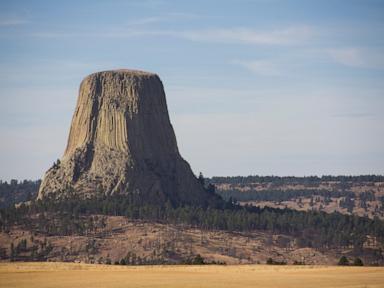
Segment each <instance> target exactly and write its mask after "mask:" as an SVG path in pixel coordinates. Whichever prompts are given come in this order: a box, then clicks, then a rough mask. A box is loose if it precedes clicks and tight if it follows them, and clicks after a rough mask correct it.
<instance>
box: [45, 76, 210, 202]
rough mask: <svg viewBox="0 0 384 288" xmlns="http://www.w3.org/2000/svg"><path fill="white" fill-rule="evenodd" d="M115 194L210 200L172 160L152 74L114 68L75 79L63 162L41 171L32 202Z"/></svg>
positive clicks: (160, 94) (176, 158)
mask: <svg viewBox="0 0 384 288" xmlns="http://www.w3.org/2000/svg"><path fill="white" fill-rule="evenodd" d="M114 194H123V195H125V194H126V195H129V194H135V195H142V196H143V197H145V198H146V199H152V200H154V201H165V200H170V201H171V202H174V203H189V204H203V202H207V201H209V199H211V200H212V199H213V195H207V192H206V191H205V190H204V189H203V187H202V186H201V184H200V183H199V182H198V180H197V179H196V177H195V176H194V175H193V173H192V171H191V169H190V167H189V164H188V163H187V162H186V161H185V160H183V159H182V157H181V156H180V154H179V151H178V148H177V143H176V138H175V134H174V132H173V128H172V125H171V123H170V121H169V116H168V110H167V104H166V100H165V94H164V89H163V85H162V83H161V81H160V79H159V77H158V76H157V75H156V74H152V73H147V72H142V71H132V70H114V71H105V72H99V73H95V74H91V75H89V76H88V77H86V78H85V79H84V80H83V81H82V83H81V85H80V91H79V98H78V102H77V106H76V109H75V112H74V115H73V118H72V124H71V129H70V133H69V138H68V144H67V148H66V150H65V153H64V156H63V157H62V159H61V161H60V163H58V164H57V165H54V166H53V167H52V168H50V169H49V170H48V171H47V172H46V174H45V177H44V179H43V182H42V184H41V187H40V191H39V195H38V198H39V199H43V198H44V197H46V196H47V195H50V196H52V197H54V198H57V199H60V198H66V197H71V195H75V196H76V197H80V198H89V197H94V196H103V195H114Z"/></svg>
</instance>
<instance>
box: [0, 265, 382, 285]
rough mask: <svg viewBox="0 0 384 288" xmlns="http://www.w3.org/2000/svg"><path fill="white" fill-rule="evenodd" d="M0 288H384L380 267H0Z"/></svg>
mask: <svg viewBox="0 0 384 288" xmlns="http://www.w3.org/2000/svg"><path fill="white" fill-rule="evenodd" d="M0 287H7V288H8V287H19V288H21V287H28V288H35V287H38V288H45V287H56V288H61V287H71V288H76V287H81V288H86V287H92V288H98V287H100V288H108V287H113V288H119V287H124V288H127V287H167V288H172V287H182V288H189V287H212V288H214V287H286V288H289V287H292V288H293V287H294V288H300V287H303V288H304V287H305V288H307V287H351V288H352V287H353V288H365V287H366V288H368V287H369V288H373V287H384V268H382V267H332V266H265V265H237V266H236V265H234V266H136V267H132V266H108V265H88V264H75V263H2V264H0Z"/></svg>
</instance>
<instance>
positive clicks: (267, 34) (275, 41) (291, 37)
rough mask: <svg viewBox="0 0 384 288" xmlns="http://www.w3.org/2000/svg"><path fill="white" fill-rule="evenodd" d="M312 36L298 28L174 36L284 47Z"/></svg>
mask: <svg viewBox="0 0 384 288" xmlns="http://www.w3.org/2000/svg"><path fill="white" fill-rule="evenodd" d="M312 34H313V33H312V30H311V29H310V28H309V27H307V26H300V27H289V28H283V29H276V30H270V31H259V30H255V29H251V28H224V29H205V30H190V31H183V32H181V33H180V32H179V33H178V34H176V36H179V37H181V38H185V39H189V40H192V41H198V42H221V43H234V44H270V45H286V44H295V43H298V42H301V41H303V40H305V39H308V38H309V37H310V36H311V35H312Z"/></svg>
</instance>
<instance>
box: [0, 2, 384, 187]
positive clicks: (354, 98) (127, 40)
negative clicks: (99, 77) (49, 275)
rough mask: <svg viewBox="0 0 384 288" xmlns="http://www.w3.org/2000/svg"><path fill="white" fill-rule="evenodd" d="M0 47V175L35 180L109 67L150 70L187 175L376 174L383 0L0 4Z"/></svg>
mask: <svg viewBox="0 0 384 288" xmlns="http://www.w3.org/2000/svg"><path fill="white" fill-rule="evenodd" d="M0 44H1V45H0V101H1V102H0V103H1V105H0V135H1V141H0V179H5V180H8V179H10V178H17V179H24V178H28V179H37V178H40V177H42V175H43V174H44V172H45V170H46V169H47V168H48V167H50V165H51V163H52V162H53V161H54V160H56V159H57V158H60V157H61V155H62V153H63V152H64V148H65V145H66V141H67V136H68V132H69V126H70V121H71V117H72V113H73V110H74V107H75V102H76V99H77V92H78V87H79V83H80V81H81V80H82V78H84V77H85V76H86V75H87V74H90V73H92V72H95V71H99V70H107V69H114V68H136V69H141V70H148V71H152V72H156V73H158V74H159V76H160V77H161V79H162V81H163V83H164V86H165V91H166V94H167V102H168V107H169V111H170V117H171V121H172V124H173V126H174V128H175V132H176V136H177V140H178V144H179V149H180V151H181V154H182V155H183V157H184V158H185V159H186V160H188V161H189V163H190V164H191V166H192V168H193V170H194V172H195V173H198V172H199V171H202V172H203V173H204V175H207V176H212V175H249V174H260V175H271V174H273V175H296V176H303V175H323V174H353V175H354V174H373V173H374V174H383V173H384V149H383V147H384V146H383V143H384V125H383V124H384V113H383V110H384V81H383V80H384V1H374V0H360V1H356V0H345V1H342V0H333V1H324V0H323V1H304V0H303V1H289V0H238V1H170V0H158V1H157V0H140V1H139V0H137V1H136V0H134V1H122V0H112V1H95V0H93V1H16V0H15V1H0Z"/></svg>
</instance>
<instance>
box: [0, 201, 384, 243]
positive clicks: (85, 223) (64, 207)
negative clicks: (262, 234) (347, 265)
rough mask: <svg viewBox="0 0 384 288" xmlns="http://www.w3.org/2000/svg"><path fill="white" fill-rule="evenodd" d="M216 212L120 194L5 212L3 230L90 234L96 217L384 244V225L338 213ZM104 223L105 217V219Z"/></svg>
mask: <svg viewBox="0 0 384 288" xmlns="http://www.w3.org/2000/svg"><path fill="white" fill-rule="evenodd" d="M220 205H221V207H220V206H219V205H217V206H215V207H210V206H208V207H197V206H193V207H192V206H176V207H174V206H172V204H171V202H169V201H167V202H165V203H159V204H158V205H155V204H148V202H147V201H145V199H140V197H139V196H136V197H131V198H130V197H126V196H125V195H120V196H119V195H116V196H109V197H103V198H92V199H76V198H71V199H67V200H66V201H59V202H57V201H55V200H53V199H46V200H44V201H41V200H38V201H34V202H32V203H31V204H30V205H21V206H20V207H18V208H15V207H9V208H3V209H0V228H1V230H2V231H9V230H10V229H11V228H12V226H14V225H20V226H22V227H24V228H26V229H33V230H35V231H37V232H41V233H47V234H50V235H73V234H79V235H85V234H86V233H89V232H92V231H93V230H92V229H97V225H103V224H102V223H100V221H101V220H99V219H95V218H91V220H90V217H91V216H92V215H116V216H118V215H119V216H126V217H128V218H130V219H141V220H148V221H152V222H159V223H168V224H184V225H188V226H192V227H197V228H200V229H207V230H227V231H254V230H264V231H271V232H273V233H281V234H287V235H292V236H294V237H296V239H298V242H299V243H301V244H300V245H302V246H303V247H314V248H330V247H353V248H354V249H357V250H359V249H362V248H363V244H364V242H365V241H366V239H367V236H371V237H375V238H376V239H377V241H378V242H379V243H383V242H384V222H383V221H381V220H379V219H378V218H375V219H373V220H372V219H368V218H363V217H357V216H350V215H342V214H339V213H332V214H326V213H323V212H316V211H309V212H302V211H295V210H290V209H274V208H258V207H252V206H245V207H242V206H239V205H237V204H236V203H233V202H230V201H226V202H224V201H223V202H222V204H220ZM100 219H102V218H100Z"/></svg>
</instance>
